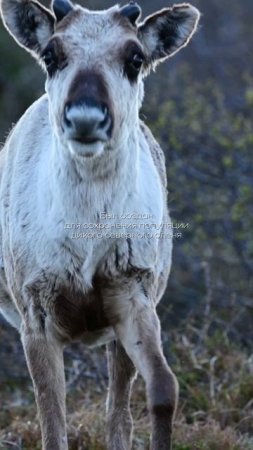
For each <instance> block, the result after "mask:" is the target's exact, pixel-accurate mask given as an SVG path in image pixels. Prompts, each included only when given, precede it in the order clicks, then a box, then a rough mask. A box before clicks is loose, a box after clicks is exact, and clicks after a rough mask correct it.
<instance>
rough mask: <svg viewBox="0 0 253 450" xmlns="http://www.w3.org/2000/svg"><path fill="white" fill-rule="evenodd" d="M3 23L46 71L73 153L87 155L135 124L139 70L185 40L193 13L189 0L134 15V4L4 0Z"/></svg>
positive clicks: (54, 111) (57, 125) (62, 133)
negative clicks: (96, 6) (47, 4)
mask: <svg viewBox="0 0 253 450" xmlns="http://www.w3.org/2000/svg"><path fill="white" fill-rule="evenodd" d="M1 12H2V16H3V20H4V23H5V25H6V27H7V28H8V30H9V31H10V32H11V34H12V35H13V36H14V38H15V39H16V40H17V41H18V42H19V44H21V45H22V46H24V47H25V48H26V49H28V50H29V51H30V52H32V53H33V54H34V55H35V56H36V57H37V58H38V59H39V60H40V61H41V63H42V64H43V66H44V67H45V68H46V71H47V82H46V91H47V93H48V98H49V111H50V118H51V122H52V124H53V129H54V132H55V134H56V136H57V138H58V140H59V141H60V142H61V143H62V144H63V145H64V147H65V148H68V150H69V151H70V152H71V153H72V154H73V155H76V154H78V155H81V156H86V157H92V156H95V155H99V154H101V153H103V152H104V151H112V150H113V149H114V150H115V149H117V148H119V147H120V146H122V145H123V144H124V142H127V140H128V138H129V136H130V134H133V133H134V129H135V128H136V126H137V124H138V112H139V107H140V105H141V101H142V96H143V86H142V78H143V76H144V75H145V74H147V73H148V71H149V70H150V68H151V67H153V66H154V65H155V64H157V63H158V62H159V61H162V60H164V59H166V58H167V57H169V56H171V55H172V54H174V53H175V52H176V51H178V50H179V49H180V48H182V47H183V46H185V45H186V44H187V43H188V41H189V39H190V38H191V36H192V35H193V33H194V31H195V30H196V26H197V22H198V19H199V13H198V11H197V10H196V9H195V8H194V7H192V6H191V5H188V4H183V5H178V6H174V7H172V8H167V9H164V10H161V11H159V12H158V13H156V14H154V15H152V16H150V17H148V18H147V19H146V20H145V21H144V22H143V23H141V24H139V23H138V18H139V16H140V13H141V10H140V8H139V6H138V5H137V4H133V3H130V4H129V5H126V6H125V7H122V8H120V7H118V6H115V7H113V8H110V9H109V10H106V11H102V12H96V11H95V12H91V11H88V10H87V9H84V8H81V7H80V6H74V5H72V3H69V2H68V0H55V1H54V3H53V6H52V12H51V11H49V10H47V9H46V8H44V7H43V6H41V5H40V4H39V3H37V2H35V1H29V0H28V1H27V0H2V3H1Z"/></svg>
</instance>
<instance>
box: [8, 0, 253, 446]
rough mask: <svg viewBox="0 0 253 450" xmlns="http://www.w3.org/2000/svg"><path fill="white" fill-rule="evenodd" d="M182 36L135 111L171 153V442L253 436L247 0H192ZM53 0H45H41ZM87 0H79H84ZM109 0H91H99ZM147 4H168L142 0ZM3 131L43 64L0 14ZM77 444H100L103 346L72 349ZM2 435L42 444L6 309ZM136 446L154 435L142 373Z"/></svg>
mask: <svg viewBox="0 0 253 450" xmlns="http://www.w3.org/2000/svg"><path fill="white" fill-rule="evenodd" d="M192 3H193V4H194V5H195V6H197V7H198V8H199V9H200V11H201V12H202V17H201V21H200V27H199V31H198V33H197V34H196V35H195V36H194V38H193V40H192V41H191V43H190V44H189V46H188V47H187V48H185V49H183V50H182V51H181V52H179V53H178V54H177V55H175V56H174V57H173V58H171V59H169V60H168V61H167V62H166V63H164V64H163V65H161V66H159V67H158V68H157V70H156V73H154V74H151V75H150V76H149V78H148V79H147V80H146V96H145V100H144V104H143V108H142V111H141V117H142V119H144V120H145V121H146V123H147V124H148V125H149V126H150V128H151V130H152V131H153V133H154V135H155V137H156V138H157V140H158V141H159V142H160V144H161V145H162V148H163V150H164V152H165V155H166V161H167V174H168V190H169V207H170V211H171V216H172V219H173V222H174V223H175V224H176V223H178V224H179V223H184V224H186V223H187V224H189V225H188V227H187V228H185V229H183V230H179V231H181V232H182V237H181V238H177V239H175V240H174V256H173V266H172V267H173V268H172V273H171V277H170V281H169V284H168V289H167V292H166V294H165V296H164V299H163V301H162V302H161V305H160V306H159V316H160V318H161V321H162V329H163V342H164V348H165V353H166V357H167V359H168V361H169V362H170V364H171V366H172V368H173V370H174V371H175V373H176V375H177V376H178V378H179V382H180V386H181V394H180V395H181V396H180V404H179V412H178V416H177V421H176V431H175V438H174V440H175V443H174V447H175V449H176V450H192V449H207V450H232V449H233V450H237V449H242V450H245V449H251V450H252V448H253V351H252V342H253V238H252V234H253V52H252V45H253V2H252V0H243V1H241V2H239V1H238V0H222V1H220V0H194V1H192ZM44 4H47V5H48V3H46V2H45V3H44ZM83 4H84V3H83ZM112 4H113V3H111V1H108V0H104V1H102V0H93V1H87V2H85V6H86V7H89V8H91V9H96V8H107V7H109V6H112ZM139 4H140V6H141V7H142V9H143V16H145V15H147V14H150V13H152V12H154V11H155V10H157V9H159V8H162V7H165V6H168V4H167V3H166V2H164V1H163V0H157V1H156V2H151V1H150V0H141V1H140V2H139ZM0 61H1V63H0V64H1V71H0V141H1V142H4V140H5V137H6V136H7V134H8V131H9V130H10V128H11V127H12V125H13V123H15V122H16V121H17V119H18V118H19V117H20V116H21V115H22V113H23V112H24V111H25V110H26V108H27V107H28V106H29V105H30V104H31V103H32V102H33V100H35V99H36V98H38V97H39V96H40V95H41V94H42V93H43V91H44V87H43V85H44V74H43V73H42V72H41V69H40V68H39V66H38V65H37V64H36V63H35V62H34V60H33V59H32V58H31V57H30V56H29V55H28V54H26V53H25V51H24V50H22V49H20V48H19V47H18V46H17V45H16V44H15V43H14V41H13V40H12V39H11V37H10V36H9V35H8V34H7V32H6V31H5V30H4V28H3V26H2V25H0ZM66 367H67V368H66V376H67V386H68V393H69V396H68V408H69V409H68V410H69V423H70V425H69V435H70V445H71V450H78V449H79V450H83V449H87V450H92V449H93V450H103V449H104V448H105V447H104V434H103V429H104V400H105V392H106V383H107V371H106V361H105V352H104V349H102V350H98V351H92V352H89V351H88V350H87V349H85V348H83V346H82V345H81V344H80V345H79V344H78V345H73V346H71V347H70V348H68V349H67V351H66ZM0 398H1V409H0V430H1V431H0V448H1V449H6V450H7V449H9V448H15V449H24V450H34V449H35V448H36V449H37V448H38V449H39V448H40V446H39V431H38V423H37V421H36V420H35V419H34V417H35V408H34V401H33V394H32V387H31V382H30V380H29V377H28V373H27V369H26V366H25V361H24V357H23V353H22V349H21V346H20V344H19V341H18V336H17V333H16V332H15V331H14V330H12V329H11V328H10V327H9V326H8V325H7V324H5V323H4V321H3V320H2V319H0ZM133 412H134V417H135V421H136V424H137V425H136V431H137V432H138V433H137V435H136V437H135V440H134V446H135V447H134V448H135V449H136V450H137V449H146V448H148V437H147V436H148V434H147V431H148V421H147V411H146V406H145V396H144V388H143V385H142V382H141V380H139V379H138V380H137V383H136V387H135V390H134V396H133Z"/></svg>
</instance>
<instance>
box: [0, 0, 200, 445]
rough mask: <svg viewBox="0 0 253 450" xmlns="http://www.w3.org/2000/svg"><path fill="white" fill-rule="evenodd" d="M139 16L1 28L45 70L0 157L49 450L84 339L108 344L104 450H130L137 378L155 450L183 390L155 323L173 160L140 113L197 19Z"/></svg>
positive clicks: (61, 6) (13, 314)
mask: <svg viewBox="0 0 253 450" xmlns="http://www.w3.org/2000/svg"><path fill="white" fill-rule="evenodd" d="M140 14H141V9H140V7H139V6H138V5H137V4H135V3H132V2H131V3H130V4H128V5H125V6H122V7H120V6H118V5H117V6H114V7H112V8H110V9H108V10H105V11H99V12H98V11H89V10H88V9H85V8H83V7H81V6H77V5H74V4H72V3H70V2H69V0H54V1H53V4H52V8H51V10H49V9H47V8H45V7H44V6H42V5H41V4H40V3H39V2H37V1H36V0H1V15H2V19H3V23H4V25H5V27H6V28H7V30H8V31H9V33H10V34H11V35H12V36H13V37H14V39H15V40H16V41H17V43H18V44H19V45H21V46H22V47H24V48H25V49H26V50H27V51H29V52H30V53H31V54H32V55H33V56H34V57H35V58H36V59H37V60H38V61H39V62H40V64H41V65H42V66H43V67H44V68H45V69H46V71H47V80H46V93H45V95H43V96H42V97H41V98H40V99H39V100H37V101H36V102H35V103H34V104H33V105H32V106H31V107H30V108H29V109H28V110H27V111H26V112H25V114H24V115H23V117H22V118H21V119H20V120H19V122H18V123H17V125H16V126H15V127H14V129H13V130H12V131H11V133H10V135H9V137H8V139H7V141H6V144H5V146H4V148H3V149H2V151H1V153H0V162H1V172H0V173H1V184H0V211H1V213H0V218H1V228H0V229H1V234H0V236H1V246H0V249H1V250H0V251H1V256H2V261H3V264H2V268H1V292H0V294H1V297H0V308H1V311H2V313H3V315H4V316H5V317H6V319H7V320H8V321H9V322H10V323H11V324H12V325H13V326H14V327H16V328H17V329H18V330H19V332H20V335H21V340H22V344H23V348H24V352H25V356H26V361H27V365H28V369H29V372H30V375H31V378H32V381H33V385H34V391H35V397H36V402H37V407H38V413H39V419H40V425H41V432H42V442H43V450H67V449H68V443H67V433H66V417H65V416H66V414H65V379H64V363H63V349H64V346H65V345H67V344H68V343H70V342H72V341H73V340H78V339H79V340H82V341H83V342H85V343H86V344H87V345H90V346H95V345H100V344H105V343H107V345H108V368H109V393H108V399H107V417H108V420H107V422H108V431H107V446H108V450H129V449H130V448H131V439H132V419H131V413H130V407H129V398H130V393H131V387H132V383H133V380H134V378H135V374H136V371H138V372H139V373H140V374H141V375H142V377H143V378H144V381H145V386H146V394H147V402H148V408H149V413H150V421H151V430H152V433H151V444H150V448H151V449H152V450H168V449H170V448H171V431H172V422H173V417H174V414H175V410H176V406H177V398H178V384H177V380H176V377H175V375H174V374H173V372H172V371H171V369H170V368H169V366H168V364H167V362H166V360H165V357H164V355H163V351H162V345H161V337H160V323H159V319H158V317H157V314H156V305H157V303H158V302H159V300H160V299H161V297H162V295H163V292H164V289H165V286H166V283H167V278H168V275H169V271H170V265H171V251H172V239H171V236H168V237H167V238H166V239H164V238H161V236H160V235H159V233H157V229H159V227H160V226H161V225H162V224H163V223H167V224H168V223H170V218H169V213H168V210H167V204H166V202H167V191H166V174H165V161H164V155H163V152H162V150H161V149H160V147H159V145H158V144H157V142H156V141H155V139H154V138H153V136H152V134H151V132H150V131H149V129H148V128H147V127H146V126H145V125H144V123H142V122H141V121H140V119H139V109H140V106H141V103H142V99H143V78H144V77H145V76H146V75H147V74H148V73H149V72H150V70H151V69H152V68H154V67H155V66H156V65H157V64H158V63H159V62H162V61H164V60H165V59H166V58H168V57H170V56H172V55H173V54H175V53H176V52H177V51H178V50H179V49H181V48H182V47H184V46H186V45H187V43H188V42H189V40H190V38H191V37H192V35H193V34H194V32H195V31H196V27H197V24H198V20H199V12H198V10H197V9H196V8H194V7H193V6H191V5H190V4H186V3H184V4H180V5H176V6H173V7H170V8H165V9H162V10H160V11H158V12H156V13H155V14H153V15H151V16H149V17H147V18H146V20H144V21H143V22H139V18H140ZM140 217H141V218H144V219H143V220H142V225H143V226H144V225H145V227H144V228H145V230H146V229H148V230H150V229H151V228H152V227H153V226H154V224H155V229H156V230H155V231H156V232H154V233H150V232H148V233H147V232H142V231H145V230H141V229H140V228H141V226H140V225H141V224H140V219H139V218H140ZM84 224H86V232H87V229H88V230H89V233H85V232H84V231H83V232H82V233H79V235H78V236H79V237H77V233H76V232H75V233H73V226H74V228H75V231H77V230H76V228H79V231H80V228H81V227H84V228H85V226H84ZM92 224H93V225H92ZM92 227H93V228H94V229H92V230H90V228H92ZM91 231H92V232H91Z"/></svg>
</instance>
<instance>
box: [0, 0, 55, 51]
mask: <svg viewBox="0 0 253 450" xmlns="http://www.w3.org/2000/svg"><path fill="white" fill-rule="evenodd" d="M0 12H1V15H2V19H3V22H4V25H5V27H6V28H7V30H8V31H9V32H10V34H11V35H12V36H13V37H14V39H15V40H16V41H17V42H18V44H19V45H21V46H22V47H24V48H25V49H26V50H28V51H30V52H31V53H33V54H35V55H36V54H38V53H40V52H41V50H42V49H43V48H44V47H45V45H46V43H47V41H48V39H49V38H50V36H51V35H52V34H53V29H54V20H55V19H54V16H53V14H51V12H50V11H49V10H48V9H46V8H45V7H44V6H42V5H41V4H40V3H39V2H37V1H36V0H34V1H29V0H0Z"/></svg>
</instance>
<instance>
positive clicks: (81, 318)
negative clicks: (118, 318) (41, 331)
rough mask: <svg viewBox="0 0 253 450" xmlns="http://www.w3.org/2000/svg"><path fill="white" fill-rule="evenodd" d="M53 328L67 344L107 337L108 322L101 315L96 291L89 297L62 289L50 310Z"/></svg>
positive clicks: (98, 294) (88, 294) (100, 298)
mask: <svg viewBox="0 0 253 450" xmlns="http://www.w3.org/2000/svg"><path fill="white" fill-rule="evenodd" d="M50 316H51V319H52V320H53V322H54V325H55V327H56V328H57V330H58V331H59V332H60V334H62V335H64V336H65V337H66V338H67V339H68V340H74V339H82V340H84V341H87V343H91V344H92V343H93V341H94V343H95V341H96V340H99V339H100V338H102V336H103V335H104V334H105V335H107V334H108V330H109V328H110V323H109V320H108V319H107V317H106V314H105V312H104V304H103V298H102V296H101V293H100V292H99V289H95V288H93V289H91V290H90V292H88V293H83V292H80V291H77V290H76V291H75V290H72V289H69V288H66V287H61V288H60V289H59V293H57V295H56V296H55V297H54V299H53V302H52V304H51V307H50Z"/></svg>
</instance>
